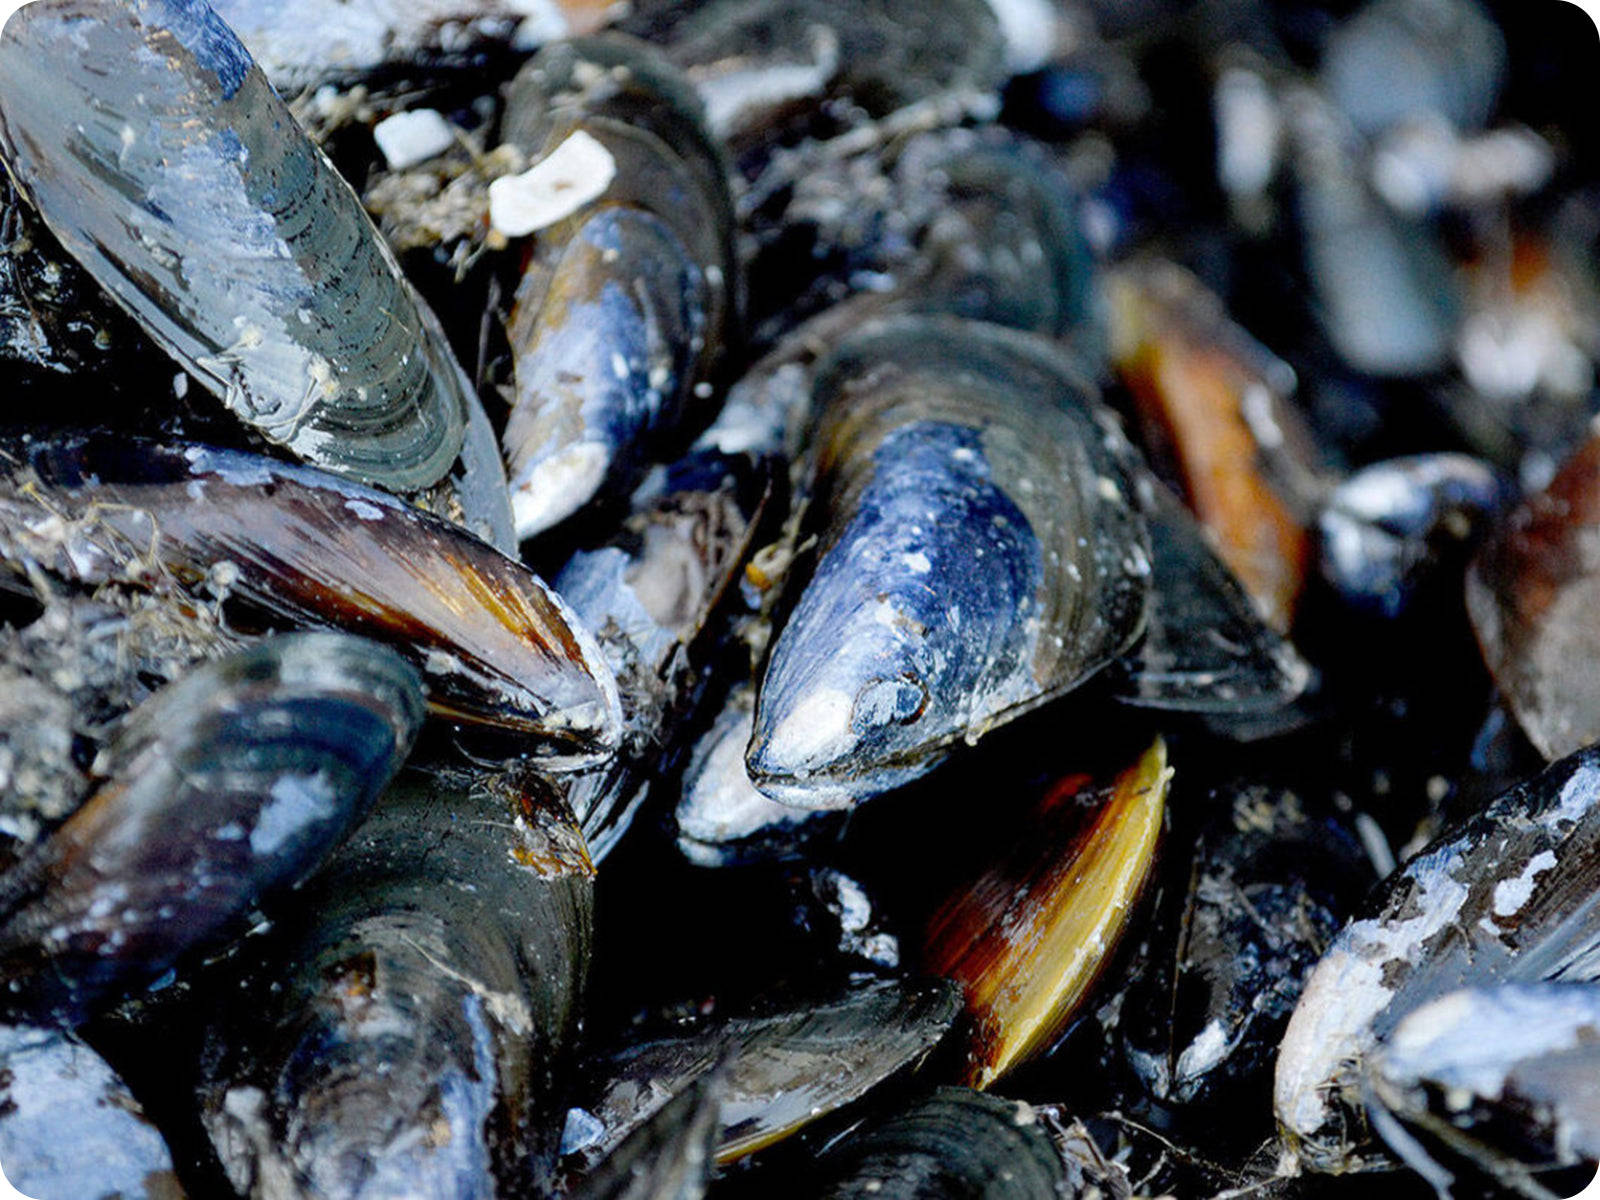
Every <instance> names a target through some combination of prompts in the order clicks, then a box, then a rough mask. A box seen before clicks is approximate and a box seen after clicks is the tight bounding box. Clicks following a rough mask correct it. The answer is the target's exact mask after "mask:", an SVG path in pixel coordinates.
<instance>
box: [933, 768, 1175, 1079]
mask: <svg viewBox="0 0 1600 1200" xmlns="http://www.w3.org/2000/svg"><path fill="white" fill-rule="evenodd" d="M1171 780H1172V769H1171V768H1170V767H1169V766H1168V765H1167V748H1166V745H1165V744H1164V743H1163V742H1161V741H1159V740H1158V741H1157V742H1156V743H1155V744H1154V745H1153V746H1151V747H1150V748H1149V749H1148V750H1147V751H1145V753H1144V754H1143V755H1141V756H1140V758H1139V760H1138V761H1137V762H1136V763H1134V764H1133V765H1132V766H1130V767H1128V768H1127V769H1125V770H1123V771H1122V772H1120V773H1119V774H1118V775H1117V776H1116V778H1115V779H1113V780H1111V781H1110V782H1109V783H1108V784H1105V785H1103V786H1099V787H1096V786H1092V784H1093V781H1092V780H1091V779H1090V778H1088V777H1087V776H1084V775H1068V776H1066V777H1065V778H1064V779H1061V780H1059V781H1058V782H1057V783H1056V784H1055V785H1054V786H1052V787H1051V788H1050V789H1049V791H1048V792H1047V793H1046V794H1045V796H1044V797H1043V798H1042V799H1041V801H1040V802H1039V804H1038V805H1037V807H1036V810H1035V812H1034V813H1033V814H1031V817H1030V820H1029V822H1028V824H1027V827H1026V828H1025V829H1023V830H1021V831H1019V833H1018V836H1017V838H1016V842H1015V845H1014V847H1013V848H1012V849H1011V850H1010V851H1009V853H1007V854H1006V856H1005V857H1004V858H1003V859H1002V860H1001V861H1000V862H997V863H996V864H995V865H994V866H993V867H991V868H990V869H989V870H987V871H985V872H984V873H983V874H982V876H980V877H979V878H978V879H976V880H975V881H973V883H972V884H971V885H970V886H969V887H966V888H963V889H959V890H958V891H956V892H955V893H954V894H952V895H951V896H950V898H949V899H948V900H947V901H946V902H945V903H944V904H943V905H942V906H941V907H940V908H939V910H938V911H937V912H936V913H935V914H934V915H933V917H932V919H931V920H930V921H929V922H928V930H927V937H926V941H925V945H924V947H923V963H924V966H925V968H926V969H927V970H929V971H931V972H933V973H934V974H938V975H943V976H945V977H947V978H950V979H954V980H956V981H957V982H959V983H960V984H961V985H962V988H963V989H964V992H965V995H966V1003H967V1013H968V1016H969V1018H970V1022H969V1030H968V1035H967V1039H966V1042H967V1044H966V1054H965V1057H964V1061H963V1063H962V1069H963V1074H964V1081H965V1082H966V1083H968V1084H970V1085H971V1086H973V1087H977V1088H987V1087H989V1086H990V1085H991V1084H992V1083H994V1082H995V1080H997V1079H999V1078H1000V1077H1001V1076H1003V1075H1005V1074H1006V1073H1007V1072H1009V1071H1010V1070H1012V1069H1013V1068H1015V1067H1017V1066H1019V1065H1020V1064H1021V1063H1023V1062H1025V1061H1026V1060H1027V1059H1028V1058H1030V1057H1032V1056H1034V1055H1036V1054H1039V1053H1040V1052H1042V1051H1044V1050H1045V1049H1047V1048H1048V1047H1049V1046H1050V1044H1051V1042H1053V1041H1054V1040H1055V1038H1056V1036H1057V1035H1058V1034H1060V1033H1061V1031H1062V1030H1063V1029H1065V1028H1066V1025H1067V1022H1068V1021H1069V1020H1070V1019H1071V1018H1072V1016H1073V1014H1074V1013H1075V1011H1076V1010H1077V1008H1078V1007H1079V1005H1080V1004H1081V1003H1082V1002H1083V1001H1084V999H1085V998H1086V997H1087V995H1088V992H1089V989H1090V987H1091V986H1092V985H1093V983H1094V981H1095V979H1096V978H1097V977H1098V976H1099V974H1100V972H1101V970H1102V969H1103V968H1104V967H1105V965H1106V964H1107V963H1108V962H1109V961H1110V959H1111V955H1112V953H1113V952H1114V950H1115V949H1116V944H1117V941H1118V939H1119V938H1120V937H1121V936H1122V932H1123V930H1124V929H1125V928H1126V927H1127V923H1128V921H1129V919H1130V918H1131V917H1132V915H1133V914H1134V912H1135V911H1136V910H1137V908H1138V901H1139V897H1140V895H1141V894H1142V892H1143V890H1144V886H1145V883H1146V881H1147V880H1148V879H1149V876H1150V870H1151V867H1152V865H1153V864H1154V861H1155V849H1156V842H1157V840H1158V839H1159V837H1160V834H1161V829H1162V823H1163V820H1164V817H1165V814H1166V802H1167V789H1168V787H1169V785H1170V783H1171Z"/></svg>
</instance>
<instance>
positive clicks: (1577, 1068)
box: [1368, 983, 1600, 1198]
mask: <svg viewBox="0 0 1600 1200" xmlns="http://www.w3.org/2000/svg"><path fill="white" fill-rule="evenodd" d="M1597 1079H1600V988H1596V987H1595V986H1594V985H1593V984H1585V983H1532V984H1503V985H1501V986H1499V987H1490V988H1469V989H1465V990H1463V991H1459V992H1451V993H1449V994H1448V995H1445V996H1442V997H1440V998H1439V999H1438V1000H1435V1001H1433V1002H1432V1003H1430V1004H1425V1005H1423V1006H1422V1007H1421V1008H1419V1009H1417V1010H1416V1011H1414V1012H1413V1013H1411V1015H1410V1016H1408V1017H1406V1019H1405V1020H1404V1021H1402V1022H1400V1024H1399V1025H1398V1026H1396V1027H1395V1030H1394V1032H1393V1033H1392V1034H1391V1035H1390V1036H1389V1038H1388V1039H1387V1040H1386V1041H1385V1042H1384V1043H1383V1045H1382V1046H1381V1047H1380V1048H1379V1050H1378V1052H1377V1053H1376V1054H1374V1055H1373V1057H1372V1061H1371V1063H1370V1064H1369V1065H1368V1082H1369V1099H1368V1112H1369V1114H1370V1115H1371V1117H1372V1121H1373V1126H1374V1128H1375V1129H1376V1130H1377V1131H1378V1132H1379V1133H1380V1134H1382V1135H1383V1137H1384V1140H1385V1141H1387V1142H1388V1143H1389V1147H1390V1149H1392V1150H1393V1151H1394V1152H1395V1153H1396V1154H1397V1155H1399V1156H1400V1157H1401V1158H1402V1159H1403V1160H1405V1162H1406V1164H1407V1165H1408V1166H1410V1167H1412V1168H1413V1169H1414V1170H1416V1171H1417V1173H1418V1174H1420V1175H1421V1176H1422V1177H1423V1178H1424V1179H1427V1180H1428V1181H1429V1182H1430V1183H1432V1184H1433V1185H1434V1186H1435V1188H1437V1189H1438V1190H1439V1191H1440V1192H1441V1193H1446V1192H1449V1191H1450V1190H1451V1187H1452V1185H1454V1184H1456V1183H1457V1176H1458V1175H1467V1174H1473V1175H1477V1176H1479V1177H1481V1178H1483V1179H1484V1180H1487V1181H1493V1183H1494V1185H1496V1186H1498V1187H1499V1188H1502V1189H1504V1190H1505V1191H1506V1192H1507V1193H1512V1192H1514V1193H1517V1194H1519V1195H1522V1196H1533V1197H1541V1198H1542V1197H1547V1196H1551V1195H1558V1194H1559V1195H1564V1194H1565V1189H1564V1188H1559V1187H1558V1185H1555V1184H1554V1183H1553V1181H1551V1182H1549V1183H1546V1182H1542V1181H1541V1180H1540V1178H1539V1176H1541V1175H1547V1174H1548V1173H1549V1172H1552V1171H1559V1170H1561V1169H1562V1168H1571V1167H1576V1166H1578V1165H1579V1164H1580V1163H1594V1162H1596V1161H1600V1084H1597V1083H1596V1080H1597ZM1446 1163H1449V1164H1451V1165H1450V1166H1448V1167H1447V1166H1446V1165H1445V1164H1446ZM1583 1178H1584V1174H1583V1173H1580V1174H1578V1175H1577V1176H1576V1177H1575V1181H1576V1182H1581V1181H1582V1180H1583Z"/></svg>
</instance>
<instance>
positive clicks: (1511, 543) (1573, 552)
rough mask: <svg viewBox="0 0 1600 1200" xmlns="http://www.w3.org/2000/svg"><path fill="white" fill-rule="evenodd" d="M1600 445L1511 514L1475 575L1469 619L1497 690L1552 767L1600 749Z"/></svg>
mask: <svg viewBox="0 0 1600 1200" xmlns="http://www.w3.org/2000/svg"><path fill="white" fill-rule="evenodd" d="M1597 525H1600V437H1592V438H1590V439H1589V440H1588V441H1587V442H1585V443H1584V444H1583V445H1582V446H1581V447H1579V449H1578V451H1577V452H1576V453H1575V454H1574V455H1573V456H1572V457H1571V458H1570V459H1568V460H1567V462H1566V463H1565V464H1563V466H1562V468H1561V470H1560V471H1559V472H1557V474H1556V477H1555V478H1554V479H1553V480H1551V481H1550V486H1549V487H1547V488H1546V489H1545V490H1544V491H1542V492H1540V493H1538V494H1537V495H1535V496H1531V497H1529V498H1528V500H1526V501H1525V502H1524V503H1523V504H1522V505H1521V506H1519V507H1518V508H1516V509H1515V510H1513V511H1512V512H1511V514H1510V515H1509V516H1508V517H1507V518H1506V520H1505V521H1504V522H1503V524H1502V525H1501V526H1500V528H1499V529H1498V530H1496V531H1495V533H1494V534H1493V535H1492V536H1491V538H1490V539H1489V541H1488V542H1487V543H1486V544H1485V545H1484V547H1483V549H1482V550H1481V551H1480V552H1479V554H1478V556H1477V558H1476V559H1475V560H1474V561H1473V563H1472V566H1471V568H1470V569H1469V571H1468V573H1467V613H1468V615H1469V616H1471V618H1472V626H1473V630H1474V631H1475V632H1476V633H1477V635H1478V644H1479V646H1480V647H1482V649H1483V657H1484V661H1485V662H1486V663H1488V665H1489V670H1490V672H1491V673H1492V674H1493V676H1494V679H1495V683H1496V684H1497V685H1498V686H1499V688H1500V692H1501V694H1502V695H1503V696H1504V697H1505V699H1506V702H1507V703H1508V704H1509V705H1510V707H1511V711H1512V712H1513V713H1514V714H1515V715H1516V718H1517V723H1518V724H1519V725H1521V726H1522V731H1523V732H1524V733H1526V734H1527V735H1528V740H1529V741H1530V742H1532V743H1533V744H1534V746H1535V747H1537V748H1538V750H1539V752H1540V753H1541V754H1543V755H1544V756H1545V757H1546V758H1548V759H1556V758H1560V757H1561V756H1562V755H1565V754H1570V753H1572V752H1573V751H1574V750H1576V749H1578V748H1579V747H1580V746H1587V745H1589V744H1590V743H1591V742H1594V741H1596V740H1600V682H1597V681H1600V674H1597V673H1596V672H1595V671H1594V670H1592V669H1591V668H1592V665H1593V664H1594V662H1595V661H1596V655H1597V654H1600V643H1597V641H1596V627H1595V622H1594V619H1593V617H1594V612H1595V606H1596V604H1597V603H1600V572H1597V571H1596V570H1595V566H1594V563H1593V555H1592V553H1591V552H1590V549H1589V546H1590V542H1591V541H1592V539H1593V537H1594V533H1595V528H1596V526H1597Z"/></svg>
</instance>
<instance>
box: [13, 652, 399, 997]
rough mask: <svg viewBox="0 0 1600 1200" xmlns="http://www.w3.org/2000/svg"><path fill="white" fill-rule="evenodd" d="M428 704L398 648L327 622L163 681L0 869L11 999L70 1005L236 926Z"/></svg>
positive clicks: (389, 767)
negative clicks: (93, 773) (32, 841)
mask: <svg viewBox="0 0 1600 1200" xmlns="http://www.w3.org/2000/svg"><path fill="white" fill-rule="evenodd" d="M422 716H423V708H422V696H421V692H420V689H419V687H418V683H417V679H416V675H415V673H414V672H413V671H412V669H411V668H410V667H409V666H408V665H407V664H406V663H405V661H404V660H402V659H401V658H400V657H399V656H398V655H396V654H395V653H394V652H393V651H391V650H388V649H386V648H384V647H382V646H378V645H376V644H374V643H372V642H366V641H362V640H360V639H358V638H352V637H347V636H345V635H343V634H332V633H314V634H297V635H291V636H285V637H280V638H272V639H268V640H267V641H264V642H262V643H261V644H259V645H257V646H254V647H251V648H250V649H248V650H244V651H241V652H239V653H237V654H234V655H231V656H229V657H227V658H224V659H221V660H218V661H217V662H213V663H208V664H206V665H204V666H201V667H199V668H197V669H195V670H193V671H191V672H190V673H189V674H187V675H185V676H184V677H183V678H182V679H180V680H179V681H178V682H177V683H174V684H172V685H171V686H169V687H167V688H166V689H164V690H163V691H161V692H158V693H156V695H154V696H153V697H151V699H150V700H148V701H147V702H146V703H144V704H143V705H141V706H140V707H139V708H137V709H135V710H134V712H133V714H132V716H131V717H130V718H129V720H128V722H127V723H126V725H125V726H124V728H123V729H122V732H121V734H120V736H119V737H118V738H117V739H116V740H115V741H114V742H112V744H111V745H110V746H109V747H108V749H107V750H106V752H105V753H104V754H103V755H102V756H101V761H100V762H99V763H98V764H97V774H99V775H100V777H101V778H102V779H103V782H102V783H101V785H100V787H99V789H98V790H97V791H96V792H95V794H94V795H93V796H91V797H90V799H89V800H88V801H87V803H85V804H84V805H83V807H82V808H80V809H79V810H78V811H77V812H76V813H74V814H73V815H72V816H71V817H70V818H68V819H67V821H66V822H65V823H64V824H62V825H61V826H60V827H59V828H58V829H56V830H55V832H54V833H52V834H51V835H50V837H48V838H47V839H45V840H44V841H42V842H40V843H38V844H37V845H36V846H34V847H33V848H32V849H31V851H30V852H29V853H28V854H26V855H25V856H24V857H23V858H22V859H21V861H19V862H18V863H17V865H16V866H15V867H13V868H12V869H11V870H10V871H8V872H7V873H6V874H5V875H4V876H0V975H3V976H4V978H5V979H6V981H7V984H6V987H5V989H4V991H3V992H0V1004H3V1005H4V1006H5V1007H6V1008H8V1009H10V1010H12V1011H22V1012H27V1013H37V1014H45V1015H49V1014H56V1015H60V1016H63V1017H66V1018H68V1019H76V1018H79V1017H81V1016H82V1015H83V1014H84V1013H85V1012H87V1011H89V1010H91V1009H92V1008H94V1007H95V1006H97V1005H99V1004H101V1003H103V1002H105V1001H109V1000H115V999H117V998H119V996H120V995H121V994H123V993H124V992H126V991H128V990H130V989H132V988H135V987H138V986H141V985H143V984H145V983H148V982H149V981H150V980H151V979H153V978H155V977H156V976H157V975H159V974H161V973H162V972H163V971H164V970H166V969H167V968H168V967H169V966H171V965H172V964H173V963H174V962H175V961H176V960H177V959H178V958H179V957H180V956H181V955H183V954H185V953H186V952H189V951H193V950H197V949H203V948H215V947H216V946H217V945H218V943H219V942H220V941H221V940H222V939H224V938H225V937H226V936H228V935H229V934H236V933H238V932H239V930H238V928H237V926H238V925H239V923H240V922H241V921H242V919H243V918H244V917H245V916H246V915H247V914H248V913H249V912H250V911H251V910H252V909H253V908H254V907H255V906H256V905H257V904H258V903H260V902H262V901H263V899H264V898H271V897H272V896H273V894H274V893H275V892H278V891H281V890H282V889H283V888H285V887H286V886H287V885H289V884H291V883H294V882H296V881H298V880H300V879H303V878H305V877H306V876H307V875H309V874H310V873H311V871H312V870H314V869H315V868H316V867H317V866H318V865H319V864H320V863H321V862H322V860H323V859H324V858H325V857H327V855H328V853H329V852H330V851H331V850H332V849H333V848H334V846H336V845H337V844H338V843H339V841H340V840H341V839H342V838H343V836H344V835H345V834H346V833H347V832H348V831H349V830H350V828H351V827H352V826H353V825H354V824H355V823H356V822H358V821H359V820H360V819H361V817H362V816H364V815H365V813H366V811H367V808H368V806H369V805H371V803H372V800H373V798H374V797H375V796H376V795H377V794H378V792H379V791H380V790H381V789H382V787H383V786H384V784H385V783H387V782H388V780H389V777H390V776H391V775H393V774H394V772H395V771H396V770H398V769H399V766H400V763H401V761H402V760H403V759H404V757H405V755H406V754H407V753H408V752H409V751H410V748H411V742H412V740H413V739H414V738H415V737H416V734H417V730H418V728H419V727H420V726H421V723H422ZM153 830H160V834H159V836H155V835H153V833H152V831H153Z"/></svg>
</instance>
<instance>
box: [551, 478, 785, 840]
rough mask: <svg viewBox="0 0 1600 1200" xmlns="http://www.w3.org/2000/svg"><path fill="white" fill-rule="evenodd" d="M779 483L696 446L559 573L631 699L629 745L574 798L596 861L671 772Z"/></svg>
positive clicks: (572, 793) (581, 784)
mask: <svg viewBox="0 0 1600 1200" xmlns="http://www.w3.org/2000/svg"><path fill="white" fill-rule="evenodd" d="M771 487H772V479H771V472H770V471H769V470H768V469H767V464H765V463H760V462H752V461H751V460H749V459H748V458H746V457H744V456H727V455H723V454H720V453H717V452H716V451H710V450H699V451H694V452H692V453H690V454H689V455H687V456H685V457H684V458H682V459H680V460H678V461H677V462H675V463H673V464H671V465H670V466H668V467H663V468H658V469H657V470H656V471H655V472H652V474H651V476H650V477H649V478H648V479H647V480H646V482H645V484H644V485H643V486H642V487H641V488H640V489H639V490H638V492H636V493H635V495H634V511H633V513H632V515H631V516H629V518H628V520H627V521H626V522H624V524H623V527H622V528H621V530H619V531H618V532H617V534H616V535H615V536H614V537H612V538H611V539H610V540H609V541H608V542H607V543H606V544H604V545H602V546H598V547H595V548H592V549H586V550H580V551H578V552H577V553H576V554H574V555H573V556H572V557H571V558H570V559H568V560H567V563H566V565H565V566H564V567H562V569H561V571H560V573H559V574H558V575H557V576H556V580H555V586H556V589H557V590H558V592H559V593H560V594H561V595H562V596H564V597H565V598H566V600H567V603H568V604H570V605H571V606H572V608H573V609H574V610H575V611H576V613H577V614H578V616H579V618H580V619H581V620H582V621H583V622H584V623H585V624H586V625H587V626H588V627H589V628H591V629H594V630H596V631H597V633H598V637H599V641H600V647H601V650H602V652H603V653H604V655H605V657H606V660H607V661H608V662H609V663H610V664H611V666H612V668H613V669H614V670H615V672H616V674H617V682H618V688H619V691H620V694H621V697H622V705H623V723H624V732H623V745H622V748H621V749H620V751H619V752H618V754H617V756H616V757H615V758H613V759H612V760H611V761H610V762H608V763H606V764H605V765H604V766H602V767H600V768H599V769H597V770H596V771H593V772H589V773H588V774H587V775H585V776H582V777H580V778H578V779H576V780H574V781H573V784H572V786H571V787H570V788H569V790H568V796H567V798H568V801H569V802H570V803H571V804H572V807H573V811H574V813H575V814H576V815H577V817H578V820H579V821H580V823H581V824H582V826H583V831H584V836H585V837H586V838H587V839H588V842H589V849H590V853H591V854H592V855H593V856H594V859H595V861H596V862H598V861H600V860H601V859H602V858H604V857H605V855H606V854H607V853H609V851H610V849H611V847H612V846H613V845H614V844H615V843H616V841H617V839H619V838H620V837H621V836H622V834H623V833H624V832H626V830H627V828H628V824H629V822H630V821H631V819H632V815H633V811H634V810H635V809H636V808H637V807H638V804H639V803H640V801H641V800H642V798H643V795H644V791H645V789H646V788H647V787H648V785H649V783H650V781H651V780H653V779H656V778H660V777H662V776H663V775H664V774H666V773H668V770H669V767H670V764H671V762H672V760H673V758H674V757H675V754H676V750H677V745H678V743H679V742H680V741H681V735H682V732H683V729H684V727H685V724H686V722H687V721H688V719H689V717H690V715H691V714H692V713H693V712H694V710H695V709H696V707H697V706H698V704H699V702H700V700H701V698H702V696H703V695H704V693H705V690H706V684H707V678H706V672H705V670H704V669H703V664H702V660H704V659H705V658H706V657H708V655H710V654H712V653H714V652H715V649H716V646H715V643H716V642H717V641H718V637H717V634H718V633H720V632H723V631H722V628H721V621H720V619H719V610H720V608H721V606H722V605H723V602H724V599H725V597H726V595H727V593H728V592H729V590H730V588H731V586H732V584H733V582H734V580H735V578H736V577H737V576H738V574H739V571H740V569H741V568H742V566H743V564H744V562H745V560H746V559H747V558H748V557H749V553H750V549H751V545H752V542H753V540H754V538H755V536H756V532H757V530H758V529H759V528H760V527H761V522H762V514H763V511H764V510H765V508H766V504H767V500H768V497H769V495H770V492H771ZM707 643H711V644H710V645H708V644H707ZM741 751H742V746H741ZM740 769H741V771H742V770H743V763H742V759H741V762H740Z"/></svg>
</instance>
